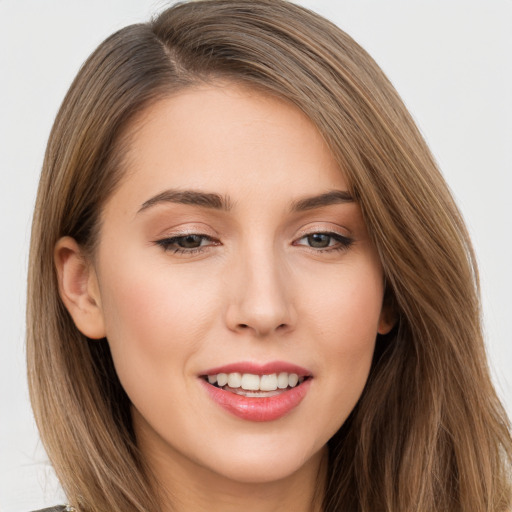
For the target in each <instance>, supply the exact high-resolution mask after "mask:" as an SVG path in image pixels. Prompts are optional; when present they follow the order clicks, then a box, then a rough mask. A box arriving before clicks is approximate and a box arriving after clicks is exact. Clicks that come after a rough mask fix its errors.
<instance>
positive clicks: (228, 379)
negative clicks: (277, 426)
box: [201, 363, 312, 421]
mask: <svg viewBox="0 0 512 512" xmlns="http://www.w3.org/2000/svg"><path fill="white" fill-rule="evenodd" d="M235 366H237V367H238V368H234V367H235ZM241 366H244V367H245V370H246V371H243V370H244V368H241ZM248 366H250V368H247V367H248ZM277 366H281V370H283V371H272V370H273V369H277ZM282 366H283V365H282V364H278V363H274V364H270V365H265V366H263V367H255V366H254V365H247V364H246V365H231V366H229V367H224V368H222V369H220V370H223V371H219V370H209V371H208V373H207V374H204V375H201V382H202V383H203V386H204V389H205V390H206V392H207V393H208V395H209V397H210V398H211V399H212V400H213V401H214V402H216V403H217V404H218V405H220V406H221V407H222V408H223V409H225V410H227V411H228V412H230V413H231V414H233V415H235V416H238V417H239V418H242V419H244V420H248V421H272V420H276V419H279V418H281V417H282V416H285V415H286V414H288V413H289V412H291V411H292V410H293V409H294V408H295V407H297V406H298V405H299V403H300V402H301V401H302V399H303V398H304V397H305V396H306V394H307V392H308V390H309V388H310V384H311V380H312V376H311V375H310V374H309V372H307V371H306V370H304V369H303V368H299V367H296V366H293V367H292V365H287V366H288V368H286V369H287V370H289V371H284V368H282ZM234 369H238V370H240V371H232V370H234ZM249 369H250V371H249Z"/></svg>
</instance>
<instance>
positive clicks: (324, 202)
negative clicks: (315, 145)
mask: <svg viewBox="0 0 512 512" xmlns="http://www.w3.org/2000/svg"><path fill="white" fill-rule="evenodd" d="M352 202H354V198H353V197H352V196H351V195H350V193H349V192H348V191H346V190H331V191H329V192H326V193H325V194H320V195H315V196H311V197H304V198H302V199H299V200H297V201H294V202H293V203H292V205H291V208H290V211H292V212H301V211H305V210H313V209H315V208H321V207H322V206H330V205H333V204H343V203H352ZM160 203H177V204H187V205H193V206H200V207H202V208H212V209H215V210H224V211H229V210H231V208H232V206H233V205H232V203H231V201H230V199H229V197H227V196H221V195H220V194H215V193H211V192H200V191H197V190H173V189H169V190H165V191H164V192H161V193H160V194H157V195H156V196H154V197H152V198H150V199H148V200H147V201H145V202H144V203H143V204H142V206H141V207H140V209H139V211H138V212H137V213H140V212H142V211H144V210H147V209H148V208H151V207H152V206H155V205H157V204H160Z"/></svg>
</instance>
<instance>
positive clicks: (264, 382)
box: [260, 373, 277, 391]
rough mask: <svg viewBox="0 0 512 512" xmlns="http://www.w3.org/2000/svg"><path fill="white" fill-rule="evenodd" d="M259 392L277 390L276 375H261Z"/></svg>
mask: <svg viewBox="0 0 512 512" xmlns="http://www.w3.org/2000/svg"><path fill="white" fill-rule="evenodd" d="M260 389H261V391H275V390H276V389H277V375H276V374H275V373H273V374H272V375H262V376H261V380H260Z"/></svg>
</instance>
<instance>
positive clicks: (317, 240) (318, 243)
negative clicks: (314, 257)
mask: <svg viewBox="0 0 512 512" xmlns="http://www.w3.org/2000/svg"><path fill="white" fill-rule="evenodd" d="M330 241H331V237H330V236H329V235H326V234H324V233H314V234H312V235H309V236H308V243H309V245H310V246H311V247H316V248H317V249H323V248H324V247H329V243H330Z"/></svg>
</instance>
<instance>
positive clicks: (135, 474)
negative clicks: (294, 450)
mask: <svg viewBox="0 0 512 512" xmlns="http://www.w3.org/2000/svg"><path fill="white" fill-rule="evenodd" d="M218 78H222V79H227V80H231V81H235V82H238V83H244V84H248V85H249V86H251V87H258V88H260V89H263V90H265V91H267V92H268V93H269V94H275V95H278V96H280V97H282V98H286V99H287V100H288V101H290V102H292V103H294V104H295V105H296V106H297V107H298V108H300V109H301V110H302V111H304V112H305V114H306V115H307V116H308V117H309V118H310V119H311V120H312V121H313V122H314V123H315V124H316V126H317V127H318V130H319V131H320V133H321V134H322V135H323V137H324V138H325V140H326V142H327V144H328V145H329V147H330V149H331V151H332V153H333V154H334V156H335V157H336V159H337V161H338V162H339V165H340V168H341V169H343V170H344V172H345V175H346V178H347V180H348V182H349V184H350V188H351V192H352V193H353V194H354V196H355V197H356V198H357V200H358V202H359V204H360V206H361V209H362V212H363V215H364V218H365V221H366V224H367V227H368V230H369V233H370V234H371V236H372V238H373V241H374V243H375V246H376V247H377V250H378V252H379V255H380V259H381V262H382V266H383V268H384V273H385V278H386V283H387V285H386V297H385V300H386V301H387V307H388V308H389V309H390V311H391V314H393V315H394V316H395V318H396V326H395V328H394V329H393V330H392V332H391V333H390V334H388V335H386V336H382V337H379V339H378V340H377V346H376V351H375V355H374V361H373V365H372V369H371V372H370V376H369V379H368V382H367V385H366V387H365V390H364V392H363V395H362V397H361V399H360V401H359V403H358V404H357V406H356V407H355V409H354V410H353V412H352V414H351V415H350V417H349V418H348V419H347V421H346V422H345V423H344V425H343V426H342V427H341V428H340V430H339V431H338V433H337V434H336V435H335V436H334V437H333V438H332V439H331V440H330V442H329V470H328V481H327V487H326V492H325V498H324V510H325V511H326V512H327V511H328V512H333V511H360V512H379V511H387V512H400V511H402V512H413V511H417V512H420V511H421V512H425V511H446V512H448V511H449V512H455V511H468V510H471V511H473V512H480V511H481V512H484V511H485V512H491V511H492V512H498V511H505V510H507V509H508V507H510V506H511V499H512V498H511V488H510V466H511V459H512V441H511V437H510V426H509V423H508V420H507V417H506V414H505V412H504V410H503V408H502V406H501V404H500V402H499V400H498V398H497V396H496V394H495V391H494V389H493V386H492V384H491V381H490V378H489V371H488V368H487V363H486V356H485V352H484V346H483V340H482V332H481V322H480V314H481V313H480V304H479V288H478V286H479V285H478V273H477V268H476V264H475V258H474V255H473V250H472V248H471V244H470V241H469V238H468V235H467V232H466V229H465V227H464V223H463V221H462V219H461V216H460V214H459V212H458V210H457V208H456V206H455V204H454V202H453V200H452V198H451V196H450V193H449V191H448V189H447V186H446V184H445V182H444V181H443V178H442V177H441V175H440V173H439V171H438V169H437V167H436V164H435V162H434V160H433V158H432V156H431V154H430V152H429V150H428V148H427V147H426V144H425V142H424V141H423V139H422V137H421V135H420V134H419V132H418V130H417V128H416V126H415V124H414V122H413V121H412V119H411V117H410V115H409V113H408V112H407V110H406V108H405V107H404V105H403V103H402V101H401V100H400V98H399V96H398V95H397V93H396V91H395V90H394V88H393V87H392V86H391V84H390V83H389V81H388V80H387V79H386V77H385V76H384V74H383V73H382V71H381V70H380V69H379V67H378V66H377V65H376V64H375V62H374V61H373V60H372V59H371V57H370V56H369V55H368V54H367V53H366V52H365V51H364V50H363V49H362V48H361V47H360V46H358V45H357V44H356V43H355V42H354V41H353V40H352V39H351V38H350V37H349V36H348V35H346V34H345V33H344V32H343V31H341V30H340V29H339V28H337V27H335V26H334V25H333V24H331V23H330V22H328V21H327V20H325V19H323V18H321V17H320V16H318V15H316V14H314V13H312V12H310V11H308V10H306V9H304V8H301V7H298V6H296V5H294V4H291V3H288V2H285V1H283V0H203V1H196V2H189V3H182V4H178V5H175V6H173V7H171V8H169V9H167V10H165V11H164V12H162V13H161V14H160V15H159V16H158V17H157V18H156V19H155V20H153V21H151V22H149V23H146V24H138V25H132V26H129V27H126V28H124V29H122V30H120V31H119V32H117V33H116V34H114V35H112V36H111V37H109V38H108V39H107V40H106V41H105V42H103V43H102V44H101V45H100V46H99V48H98V49H97V50H96V51H95V52H94V53H93V54H92V55H91V57H90V58H89V59H88V60H87V62H86V63H85V64H84V66H83V67H82V69H81V70H80V72H79V74H78V76H77V78H76V79H75V81H74V82H73V84H72V86H71V88H70V90H69V92H68V94H67V96H66V98H65V99H64V102H63V104H62V107H61V109H60V111H59V114H58V116H57V118H56V121H55V124H54V127H53V129H52V132H51V135H50V140H49V142H48V147H47V152H46V156H45V160H44V164H43V170H42V175H41V181H40V186H39V191H38V197H37V204H36V209H35V214H34V222H33V229H32V242H31V253H30V267H29V290H28V312H27V317H28V319H27V322H28V327H27V344H28V346H27V358H28V375H29V385H30V394H31V400H32V405H33V409H34V413H35V417H36V421H37V424H38V427H39V430H40V433H41V438H42V440H43V443H44V445H45V447H46V450H47V452H48V454H49V457H50V459H51V461H52V463H53V465H54V467H55V470H56V472H57V475H58V477H59V478H60V481H61V483H62V485H63V487H64V490H65V492H66V493H67V496H68V498H69V500H70V502H71V503H72V504H73V505H75V506H78V507H79V508H80V510H82V511H103V512H107V511H114V510H122V511H124V512H131V511H139V512H147V511H148V510H151V511H153V512H155V511H158V510H159V509H160V505H159V501H158V496H157V489H155V484H154V482H153V481H152V479H151V474H150V472H149V471H148V470H147V468H145V466H144V460H143V458H142V457H141V455H140V453H139V451H138V448H137V445H136V442H135V439H134V434H133V431H132V426H131V417H130V404H129V400H128V398H127V396H126V394H125V393H124V391H123V389H122V387H121V385H120V383H119V380H118V379H117V376H116V373H115V370H114V367H113V364H112V359H111V356H110V352H109V349H108V344H107V342H106V341H105V340H103V341H92V340H89V339H87V338H86V337H84V336H83V335H82V334H81V333H80V332H79V331H78V329H77V328H76V327H75V325H74V324H73V322H72V320H71V318H70V316H69V314H68V313H67V311H66V309H65V307H64V306H63V304H62V302H61V300H60V298H59V293H58V286H57V278H56V272H55V268H54V263H53V251H54V247H55V243H56V242H57V240H58V239H59V238H60V237H62V236H64V235H69V236H72V237H73V238H75V239H76V240H77V241H78V242H79V244H81V246H82V247H83V248H84V250H86V251H90V252H91V253H93V252H94V244H95V241H96V240H97V238H98V236H99V232H100V230H101V223H100V218H101V209H102V206H103V205H104V203H105V201H106V199H107V198H108V197H109V195H110V194H111V193H112V191H113V190H114V189H115V186H116V184H117V183H118V181H119V179H121V178H122V168H123V165H122V164H123V162H122V155H123V153H124V151H123V148H125V147H126V146H127V145H128V144H129V134H130V130H129V128H130V122H131V121H132V120H133V119H134V116H136V115H137V113H139V112H141V111H142V110H144V109H145V108H147V107H148V106H149V105H150V104H153V103H155V102H156V101H158V100H159V99H161V98H163V97H165V96H167V95H169V94H172V93H173V92H175V91H178V90H180V89H182V88H185V87H188V86H190V85H192V84H196V83H198V82H208V81H211V80H215V79H218Z"/></svg>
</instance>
